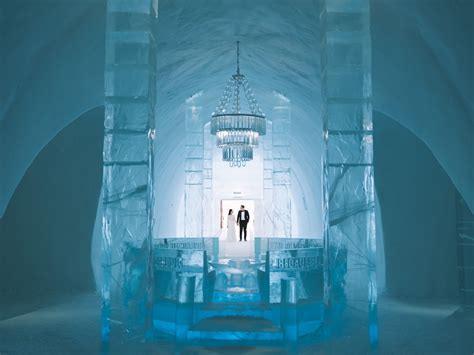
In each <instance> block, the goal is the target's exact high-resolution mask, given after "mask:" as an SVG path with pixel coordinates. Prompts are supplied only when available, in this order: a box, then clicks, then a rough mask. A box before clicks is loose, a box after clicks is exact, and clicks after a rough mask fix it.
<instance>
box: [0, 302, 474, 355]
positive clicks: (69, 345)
mask: <svg viewBox="0 0 474 355" xmlns="http://www.w3.org/2000/svg"><path fill="white" fill-rule="evenodd" d="M14 306H15V308H16V309H18V310H21V309H26V308H24V307H21V305H14V304H10V305H8V307H9V308H10V309H12V307H14ZM2 307H4V305H2ZM29 308H30V309H31V306H30V307H29ZM3 314H6V312H3ZM379 319H380V331H381V335H380V346H379V354H417V355H418V354H430V355H431V354H443V355H445V354H460V355H461V354H462V355H464V354H466V355H471V354H473V353H474V336H473V335H474V309H472V308H470V309H463V308H461V307H459V306H458V305H456V304H453V303H449V302H441V301H438V302H436V301H430V302H428V301H423V302H421V301H414V300H403V301H402V300H395V299H391V298H386V297H385V298H384V297H382V298H381V299H380V302H379ZM362 323H363V320H361V324H362ZM360 328H361V329H362V328H364V327H360ZM364 336H365V334H364V332H362V331H361V332H359V331H358V328H357V322H356V326H355V327H354V329H353V332H352V334H351V335H350V336H342V337H336V338H333V339H332V340H330V341H327V342H324V343H321V344H313V345H304V346H302V347H301V348H300V349H298V352H299V353H300V354H308V355H309V354H365V353H367V349H365V348H364V345H363V344H364V342H363V341H361V339H363V337H364ZM177 350H179V352H180V353H181V354H286V353H288V350H287V349H282V348H272V347H259V348H256V347H247V346H242V347H239V346H232V347H222V346H221V347H212V346H198V345H194V346H190V347H188V348H185V349H177V348H176V347H175V345H174V344H173V343H172V342H170V341H168V340H163V341H162V342H159V343H155V344H140V343H135V344H132V345H129V346H126V345H123V344H119V343H116V344H113V345H112V348H111V354H174V353H176V351H177ZM98 353H100V342H99V299H98V297H97V296H95V295H94V294H83V295H77V296H74V297H69V298H68V299H64V300H62V301H61V302H58V303H57V304H55V305H49V306H47V307H43V308H37V309H36V310H33V311H29V313H25V314H22V315H18V316H16V317H12V318H8V319H3V320H1V321H0V354H2V355H8V354H98Z"/></svg>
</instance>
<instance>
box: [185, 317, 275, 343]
mask: <svg viewBox="0 0 474 355" xmlns="http://www.w3.org/2000/svg"><path fill="white" fill-rule="evenodd" d="M188 339H189V340H213V341H225V342H232V341H235V342H239V343H242V342H274V341H282V340H283V332H282V330H281V329H280V327H279V326H277V325H276V324H274V323H273V322H272V321H270V320H268V319H266V318H262V317H253V316H245V315H239V316H237V315H227V316H214V317H210V318H205V319H203V320H201V321H199V322H197V323H196V324H194V325H193V326H192V327H191V328H190V329H189V331H188Z"/></svg>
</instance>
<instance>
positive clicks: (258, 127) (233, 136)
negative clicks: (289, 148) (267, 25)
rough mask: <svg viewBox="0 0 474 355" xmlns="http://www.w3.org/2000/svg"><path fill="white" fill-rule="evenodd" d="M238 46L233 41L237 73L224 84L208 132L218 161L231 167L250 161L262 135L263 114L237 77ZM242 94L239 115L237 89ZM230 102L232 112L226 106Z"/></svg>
mask: <svg viewBox="0 0 474 355" xmlns="http://www.w3.org/2000/svg"><path fill="white" fill-rule="evenodd" d="M239 59H240V46H239V42H238V41H237V73H236V74H234V75H232V77H231V78H230V79H229V81H228V82H227V86H226V88H225V89H224V93H223V94H222V96H221V99H220V101H219V105H218V106H217V107H216V111H215V112H213V113H212V119H211V133H212V134H214V135H216V137H217V139H216V141H217V146H218V147H219V148H222V160H224V161H228V162H229V165H230V166H231V167H233V166H237V167H241V166H245V164H246V163H247V161H249V160H252V159H253V148H255V147H257V146H258V137H259V136H263V135H264V134H265V133H266V120H265V114H264V113H263V112H262V110H261V108H260V106H259V105H258V103H257V100H256V99H255V97H254V95H253V92H252V89H251V88H250V85H249V82H248V81H247V78H246V77H245V75H243V74H240V63H239ZM241 89H242V91H243V92H244V95H245V99H246V101H247V105H248V108H247V107H246V108H244V110H245V109H247V110H248V111H247V112H248V113H244V112H245V111H244V112H242V104H243V102H242V101H241V97H240V90H241ZM231 100H232V109H231V110H228V108H227V106H229V103H230V102H231Z"/></svg>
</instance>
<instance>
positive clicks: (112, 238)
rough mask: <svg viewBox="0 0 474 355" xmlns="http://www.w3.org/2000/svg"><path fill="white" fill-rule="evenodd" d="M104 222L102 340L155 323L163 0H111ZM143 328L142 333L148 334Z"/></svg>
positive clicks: (106, 83)
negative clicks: (157, 29)
mask: <svg viewBox="0 0 474 355" xmlns="http://www.w3.org/2000/svg"><path fill="white" fill-rule="evenodd" d="M107 5H108V8H107V28H106V68H105V120H104V124H105V136H104V155H103V159H104V162H103V165H104V175H103V176H104V177H103V186H102V188H103V204H102V210H103V222H102V267H103V274H104V275H103V284H102V318H101V319H102V340H103V341H104V342H105V343H108V341H109V339H110V333H111V329H115V328H111V324H120V326H119V327H117V328H118V329H117V330H118V331H121V330H126V331H127V332H128V333H130V332H132V331H133V330H136V329H140V330H143V328H144V327H147V326H150V325H151V301H152V299H151V298H152V297H151V292H152V289H151V285H152V275H153V273H152V258H151V255H152V248H151V242H152V235H151V232H152V209H153V162H154V155H153V151H154V147H153V138H154V107H155V96H156V78H155V67H156V43H155V38H154V36H153V28H154V22H155V18H156V16H157V3H156V2H155V1H153V0H140V1H133V2H132V1H126V0H109V1H108V4H107ZM142 334H143V333H142Z"/></svg>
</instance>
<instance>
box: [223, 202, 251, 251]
mask: <svg viewBox="0 0 474 355" xmlns="http://www.w3.org/2000/svg"><path fill="white" fill-rule="evenodd" d="M249 221H250V214H249V211H247V210H246V209H245V206H244V205H241V206H240V211H239V212H238V215H237V221H236V220H235V216H234V211H233V210H232V209H230V210H229V214H228V216H227V241H229V242H234V241H236V240H237V238H236V236H235V225H236V224H238V225H239V226H240V241H242V232H243V234H244V241H247V224H248V223H249Z"/></svg>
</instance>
